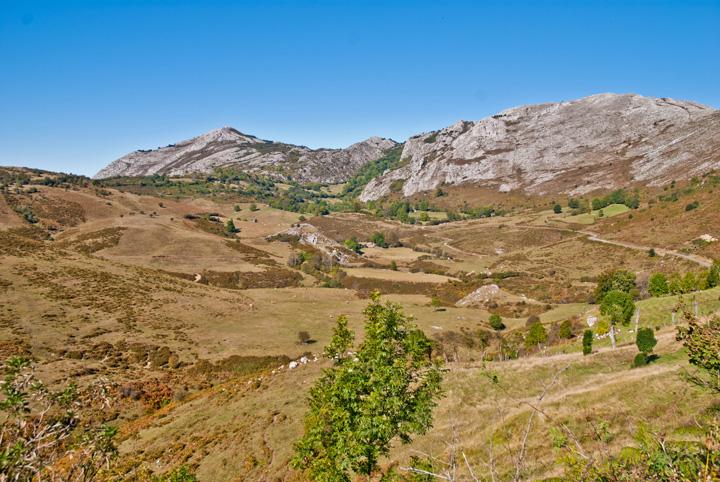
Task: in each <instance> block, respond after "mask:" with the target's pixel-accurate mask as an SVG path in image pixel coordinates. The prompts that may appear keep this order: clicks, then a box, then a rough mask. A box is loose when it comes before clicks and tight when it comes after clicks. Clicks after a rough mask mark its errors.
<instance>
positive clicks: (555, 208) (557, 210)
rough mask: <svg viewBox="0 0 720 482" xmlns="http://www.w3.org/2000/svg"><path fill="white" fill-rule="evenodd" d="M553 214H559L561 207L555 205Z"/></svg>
mask: <svg viewBox="0 0 720 482" xmlns="http://www.w3.org/2000/svg"><path fill="white" fill-rule="evenodd" d="M553 212H554V213H555V214H560V213H561V212H562V206H561V205H559V204H556V205H554V206H553Z"/></svg>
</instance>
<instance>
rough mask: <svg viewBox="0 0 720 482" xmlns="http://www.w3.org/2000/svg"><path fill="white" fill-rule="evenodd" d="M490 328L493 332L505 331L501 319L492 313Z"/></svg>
mask: <svg viewBox="0 0 720 482" xmlns="http://www.w3.org/2000/svg"><path fill="white" fill-rule="evenodd" d="M489 321H490V326H491V327H492V328H493V330H498V331H499V330H504V329H505V323H503V321H502V317H501V316H500V315H498V314H497V313H493V314H492V315H490V320H489Z"/></svg>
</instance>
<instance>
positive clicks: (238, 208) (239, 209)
mask: <svg viewBox="0 0 720 482" xmlns="http://www.w3.org/2000/svg"><path fill="white" fill-rule="evenodd" d="M241 210H242V208H241V207H240V205H239V204H236V205H234V206H233V211H235V212H236V213H239V212H240V211H241Z"/></svg>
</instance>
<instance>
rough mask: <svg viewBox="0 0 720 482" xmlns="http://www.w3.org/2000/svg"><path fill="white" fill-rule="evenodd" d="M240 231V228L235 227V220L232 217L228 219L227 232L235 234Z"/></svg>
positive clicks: (226, 223)
mask: <svg viewBox="0 0 720 482" xmlns="http://www.w3.org/2000/svg"><path fill="white" fill-rule="evenodd" d="M238 231H239V230H238V228H236V227H235V223H234V222H233V220H232V219H228V220H227V221H226V222H225V232H227V233H230V234H234V233H237V232H238Z"/></svg>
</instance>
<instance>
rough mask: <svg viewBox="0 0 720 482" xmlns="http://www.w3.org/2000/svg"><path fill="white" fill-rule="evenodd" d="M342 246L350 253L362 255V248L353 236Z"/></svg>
mask: <svg viewBox="0 0 720 482" xmlns="http://www.w3.org/2000/svg"><path fill="white" fill-rule="evenodd" d="M344 244H345V247H346V248H347V249H349V250H350V251H352V252H354V253H357V254H362V246H361V245H360V243H358V240H357V238H356V237H355V236H353V237H352V238H350V239H346V240H345V243H344Z"/></svg>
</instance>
